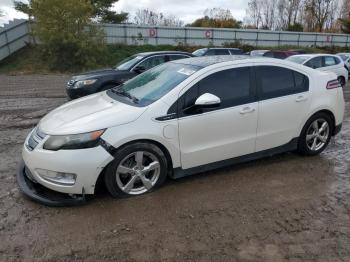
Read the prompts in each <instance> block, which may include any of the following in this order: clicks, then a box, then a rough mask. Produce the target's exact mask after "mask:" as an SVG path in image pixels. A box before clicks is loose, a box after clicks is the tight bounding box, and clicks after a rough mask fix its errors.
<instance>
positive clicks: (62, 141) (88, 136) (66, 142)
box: [43, 129, 105, 151]
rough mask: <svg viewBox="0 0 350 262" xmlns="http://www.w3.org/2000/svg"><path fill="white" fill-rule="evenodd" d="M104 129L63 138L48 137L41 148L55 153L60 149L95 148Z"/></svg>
mask: <svg viewBox="0 0 350 262" xmlns="http://www.w3.org/2000/svg"><path fill="white" fill-rule="evenodd" d="M104 131H105V129H102V130H97V131H94V132H90V133H84V134H78V135H65V136H50V137H49V138H48V139H47V140H46V142H45V144H44V146H43V148H44V149H47V150H53V151H57V150H60V149H82V148H91V147H96V146H97V145H98V144H99V141H100V137H101V136H102V134H103V132H104Z"/></svg>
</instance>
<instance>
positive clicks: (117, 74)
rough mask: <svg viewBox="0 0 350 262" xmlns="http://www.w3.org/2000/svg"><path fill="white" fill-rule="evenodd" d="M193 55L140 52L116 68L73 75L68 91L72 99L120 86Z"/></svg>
mask: <svg viewBox="0 0 350 262" xmlns="http://www.w3.org/2000/svg"><path fill="white" fill-rule="evenodd" d="M192 56H193V55H192V54H190V53H186V52H177V51H161V52H147V53H139V54H136V55H133V56H130V57H128V58H127V59H125V60H123V61H122V62H120V63H119V64H117V65H116V66H115V67H114V68H110V69H103V70H96V71H91V72H86V73H82V74H80V75H76V76H73V77H72V79H71V80H70V81H69V82H68V83H67V88H66V91H67V94H68V96H69V98H71V99H75V98H79V97H83V96H86V95H90V94H94V93H97V92H100V91H104V90H108V89H111V88H113V87H115V86H118V85H120V84H122V83H124V82H125V81H127V80H129V79H131V78H133V77H134V76H136V75H138V74H141V73H143V72H145V71H147V70H148V69H151V68H152V67H155V66H157V65H160V64H163V63H165V62H168V61H173V60H178V59H184V58H189V57H192Z"/></svg>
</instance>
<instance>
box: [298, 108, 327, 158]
mask: <svg viewBox="0 0 350 262" xmlns="http://www.w3.org/2000/svg"><path fill="white" fill-rule="evenodd" d="M315 123H317V129H316V125H315ZM324 123H327V124H324ZM323 125H324V129H323V131H322V132H320V130H321V128H322V127H323ZM316 130H317V131H316ZM333 130H334V124H333V121H332V119H331V117H330V115H329V114H327V113H322V112H321V113H316V114H315V115H313V116H312V117H311V118H310V119H309V120H308V121H307V122H306V124H305V125H304V127H303V130H302V131H301V134H300V137H299V141H298V152H299V153H300V154H302V155H307V156H314V155H318V154H320V153H321V152H322V151H323V150H324V149H325V148H326V147H327V145H328V143H329V141H330V139H331V137H332V134H333ZM315 141H316V142H315Z"/></svg>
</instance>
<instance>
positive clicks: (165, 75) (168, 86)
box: [108, 62, 200, 106]
mask: <svg viewBox="0 0 350 262" xmlns="http://www.w3.org/2000/svg"><path fill="white" fill-rule="evenodd" d="M199 69H200V67H197V66H192V65H184V64H178V63H172V62H168V63H166V64H162V65H160V66H157V67H154V68H152V69H150V70H148V71H146V72H144V73H142V74H140V75H138V76H136V77H134V78H132V79H131V80H129V81H127V82H125V84H123V85H121V86H119V87H115V88H113V89H111V90H110V91H109V93H108V94H109V95H110V96H111V97H113V96H115V95H117V96H119V97H120V96H123V97H126V98H128V99H129V100H130V101H132V102H133V103H135V104H138V105H140V106H147V105H149V104H151V103H153V102H155V101H157V100H158V99H160V98H161V97H162V96H164V95H165V94H167V93H168V92H169V91H171V90H172V89H173V88H174V87H176V86H177V85H178V84H180V83H181V82H182V81H184V80H185V79H186V78H188V77H189V76H190V75H192V74H193V73H195V72H196V71H198V70H199Z"/></svg>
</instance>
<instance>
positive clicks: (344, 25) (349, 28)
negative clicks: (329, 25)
mask: <svg viewBox="0 0 350 262" xmlns="http://www.w3.org/2000/svg"><path fill="white" fill-rule="evenodd" d="M339 22H340V24H341V31H342V32H343V33H345V34H350V13H349V15H348V17H347V18H341V19H339Z"/></svg>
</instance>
